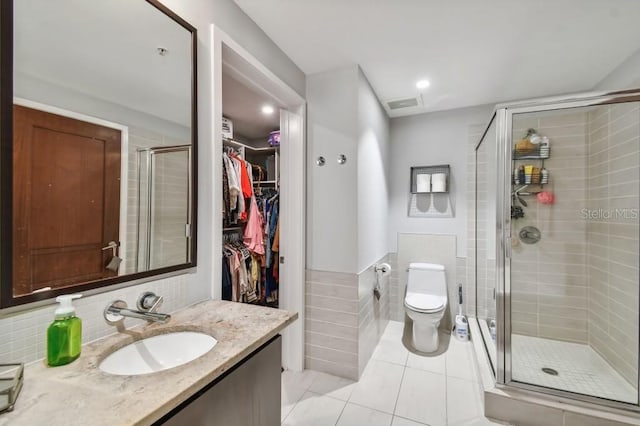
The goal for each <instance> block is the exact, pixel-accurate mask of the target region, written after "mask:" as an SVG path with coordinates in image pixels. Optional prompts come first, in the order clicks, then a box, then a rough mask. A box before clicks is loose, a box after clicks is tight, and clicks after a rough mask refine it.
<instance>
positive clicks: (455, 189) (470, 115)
mask: <svg viewBox="0 0 640 426" xmlns="http://www.w3.org/2000/svg"><path fill="white" fill-rule="evenodd" d="M492 110H493V106H489V105H485V106H479V107H473V108H463V109H456V110H451V111H441V112H434V113H427V114H420V115H413V116H409V117H402V118H394V119H392V120H391V147H392V148H391V166H390V174H391V199H390V212H389V223H390V227H389V237H388V238H389V240H388V244H389V251H390V252H395V251H397V236H398V234H399V233H409V234H410V233H415V234H447V235H456V236H457V239H458V245H457V255H458V256H460V257H464V256H466V250H465V245H464V244H463V243H462V242H463V241H466V238H467V221H466V218H467V213H466V208H467V203H466V196H467V191H466V185H467V157H466V154H465V153H466V152H467V140H468V137H469V134H468V129H469V125H472V124H481V123H486V122H487V121H488V120H489V118H490V114H491V111H492ZM437 164H449V165H451V189H450V194H451V197H452V204H454V205H453V208H454V212H455V216H454V217H453V218H415V217H408V216H407V205H408V201H409V198H408V197H409V183H410V176H409V174H410V169H411V167H412V166H427V165H437Z"/></svg>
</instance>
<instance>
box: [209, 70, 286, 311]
mask: <svg viewBox="0 0 640 426" xmlns="http://www.w3.org/2000/svg"><path fill="white" fill-rule="evenodd" d="M222 112H223V128H222V133H223V134H222V140H223V143H222V146H223V148H222V149H223V153H222V173H223V176H222V186H223V188H222V196H223V203H222V205H223V212H222V221H223V223H222V232H223V238H222V241H223V247H222V259H221V262H222V282H221V283H220V285H221V287H222V298H223V299H224V300H231V301H235V302H242V303H252V304H257V305H266V306H272V307H278V306H279V290H280V284H281V283H280V274H279V265H280V256H279V251H280V226H281V223H280V214H279V213H280V197H281V195H280V152H279V151H280V105H278V103H277V102H276V101H275V100H274V99H272V98H271V97H269V96H268V95H267V94H266V93H264V92H263V91H261V90H260V88H258V87H253V86H252V85H251V84H249V83H247V82H242V78H241V76H240V75H237V74H235V73H234V71H233V69H232V68H229V67H225V72H223V75H222Z"/></svg>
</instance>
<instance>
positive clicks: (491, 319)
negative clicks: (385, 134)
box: [474, 117, 498, 372]
mask: <svg viewBox="0 0 640 426" xmlns="http://www.w3.org/2000/svg"><path fill="white" fill-rule="evenodd" d="M496 136H497V135H496V119H495V117H494V119H493V120H492V122H491V125H490V126H489V128H488V129H487V131H486V132H485V133H484V135H483V136H482V139H481V141H480V143H479V144H478V145H477V146H476V150H475V174H476V176H475V191H474V194H475V200H474V201H475V235H474V240H475V262H476V265H475V280H476V285H475V288H476V318H477V319H478V325H479V327H480V331H481V333H482V339H483V341H484V344H485V346H486V348H487V353H488V354H489V359H490V361H491V365H492V368H493V370H494V372H495V371H496V368H497V363H496V332H497V326H496V206H497V204H496V203H497V200H496V188H497V186H498V167H497V165H498V149H497V137H496Z"/></svg>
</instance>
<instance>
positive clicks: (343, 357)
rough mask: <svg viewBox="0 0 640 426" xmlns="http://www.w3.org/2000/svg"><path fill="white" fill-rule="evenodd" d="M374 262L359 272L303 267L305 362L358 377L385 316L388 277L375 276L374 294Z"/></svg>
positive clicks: (336, 373) (377, 339) (386, 316)
mask: <svg viewBox="0 0 640 426" xmlns="http://www.w3.org/2000/svg"><path fill="white" fill-rule="evenodd" d="M379 262H389V256H385V257H384V258H382V259H380V260H379V261H378V262H376V263H379ZM374 266H375V264H373V265H371V266H370V267H369V268H367V269H366V270H364V271H363V272H362V273H360V274H347V273H341V272H325V271H313V270H307V273H306V320H305V338H306V342H305V368H309V369H312V370H317V371H324V372H326V373H330V374H334V375H336V376H340V377H346V378H349V379H354V380H357V379H358V378H359V377H360V374H361V373H362V371H363V370H364V367H365V366H366V364H367V362H368V361H369V359H370V358H371V355H372V354H373V350H374V349H375V347H376V345H377V344H378V341H379V339H380V336H381V335H382V332H383V331H384V329H385V327H386V325H387V322H388V321H389V309H390V303H389V298H390V279H391V278H390V276H386V277H381V278H380V295H381V296H380V300H377V299H375V298H374V295H373V288H374V286H375V284H376V273H375V272H374V269H373V268H374ZM392 267H393V264H392ZM394 269H395V268H394Z"/></svg>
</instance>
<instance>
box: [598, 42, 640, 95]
mask: <svg viewBox="0 0 640 426" xmlns="http://www.w3.org/2000/svg"><path fill="white" fill-rule="evenodd" d="M636 88H640V49H638V50H636V52H635V53H634V54H633V55H631V56H629V57H628V58H627V59H626V60H625V61H624V62H623V63H622V64H620V65H619V66H618V67H617V68H615V69H614V70H613V71H611V73H609V75H607V76H606V77H605V78H604V79H602V81H601V82H600V83H598V84H597V85H596V86H595V87H594V90H620V89H636Z"/></svg>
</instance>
